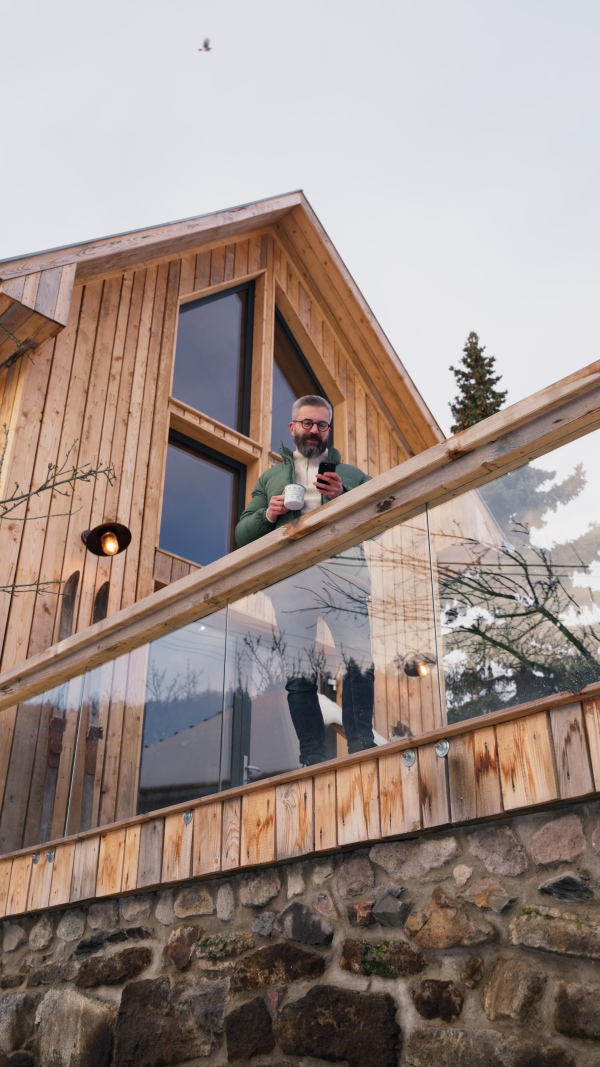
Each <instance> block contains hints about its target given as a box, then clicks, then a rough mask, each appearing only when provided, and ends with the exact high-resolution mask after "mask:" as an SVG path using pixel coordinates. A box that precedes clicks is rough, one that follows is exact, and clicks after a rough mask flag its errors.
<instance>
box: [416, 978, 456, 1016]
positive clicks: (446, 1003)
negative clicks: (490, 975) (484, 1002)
mask: <svg viewBox="0 0 600 1067" xmlns="http://www.w3.org/2000/svg"><path fill="white" fill-rule="evenodd" d="M411 996H412V999H413V1004H414V1006H415V1008H416V1009H417V1011H418V1013H419V1015H421V1016H422V1017H423V1018H424V1019H442V1021H443V1022H445V1023H451V1022H454V1020H455V1019H458V1016H459V1015H460V1013H461V1011H462V1006H463V998H462V993H461V992H460V989H458V987H457V986H455V985H454V982H440V981H438V979H437V978H423V979H422V980H421V981H420V982H419V984H418V986H416V988H415V989H412V990H411Z"/></svg>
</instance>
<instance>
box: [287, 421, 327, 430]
mask: <svg viewBox="0 0 600 1067" xmlns="http://www.w3.org/2000/svg"><path fill="white" fill-rule="evenodd" d="M293 421H294V422H297V423H299V424H300V426H302V427H303V428H304V429H305V430H312V428H313V426H316V427H317V430H320V431H321V432H323V430H328V429H329V427H330V426H331V423H330V422H316V421H315V420H314V419H294V420H293Z"/></svg>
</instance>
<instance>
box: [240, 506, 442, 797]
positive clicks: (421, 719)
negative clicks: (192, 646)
mask: <svg viewBox="0 0 600 1067" xmlns="http://www.w3.org/2000/svg"><path fill="white" fill-rule="evenodd" d="M225 706H226V717H225V724H224V758H225V754H226V753H230V754H231V755H230V761H229V767H228V768H226V767H225V766H224V768H223V785H224V786H229V785H232V786H233V785H238V784H240V783H243V782H244V781H248V780H253V781H256V780H258V779H260V778H266V777H269V776H270V775H273V774H279V773H281V772H283V771H288V770H291V769H293V768H296V767H298V766H299V765H300V764H308V765H310V764H313V763H319V762H322V761H323V760H325V759H331V758H333V757H334V756H336V755H343V754H345V753H347V752H348V751H350V752H357V751H360V750H362V749H363V748H368V747H371V746H373V745H382V744H385V743H386V742H387V741H388V740H390V739H393V738H394V737H406V736H410V735H411V734H412V733H421V732H422V731H423V730H431V729H434V728H435V727H437V726H439V725H440V724H441V715H440V704H439V686H438V680H437V667H436V651H435V630H434V612H433V601H432V585H431V568H430V560H429V551H428V535H427V524H426V517H425V515H422V516H419V517H417V518H415V519H412V520H411V521H410V522H409V523H405V524H403V525H401V526H398V527H396V528H395V529H393V530H388V531H386V532H385V533H383V534H381V535H379V536H378V537H376V538H373V539H372V540H370V541H367V542H365V543H364V544H361V545H358V546H356V547H355V548H352V549H347V550H345V551H343V552H341V553H340V554H339V555H337V556H335V557H333V558H332V559H330V560H326V561H324V562H323V563H320V564H318V565H316V566H314V567H310V568H309V569H308V570H304V571H302V572H301V573H300V574H297V575H295V576H293V577H291V578H287V579H285V581H282V582H278V583H277V584H276V585H273V586H270V587H269V588H268V589H266V590H265V591H264V592H260V593H255V594H253V595H252V596H248V597H244V598H243V599H240V600H237V601H235V602H232V603H231V604H230V606H229V618H228V637H227V667H226V704H225Z"/></svg>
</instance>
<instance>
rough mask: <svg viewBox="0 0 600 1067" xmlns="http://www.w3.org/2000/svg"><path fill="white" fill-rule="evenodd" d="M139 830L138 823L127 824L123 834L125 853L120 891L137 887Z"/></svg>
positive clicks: (124, 891)
mask: <svg viewBox="0 0 600 1067" xmlns="http://www.w3.org/2000/svg"><path fill="white" fill-rule="evenodd" d="M140 831H141V827H140V824H139V823H135V825H134V826H128V827H127V831H126V834H125V854H124V856H123V878H122V882H121V892H122V893H126V892H127V891H128V890H130V889H137V874H138V864H139V860H140Z"/></svg>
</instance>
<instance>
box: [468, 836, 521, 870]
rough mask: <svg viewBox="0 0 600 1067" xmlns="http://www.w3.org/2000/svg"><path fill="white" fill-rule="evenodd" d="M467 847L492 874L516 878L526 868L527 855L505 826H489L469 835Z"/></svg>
mask: <svg viewBox="0 0 600 1067" xmlns="http://www.w3.org/2000/svg"><path fill="white" fill-rule="evenodd" d="M469 848H470V850H471V852H472V853H473V855H474V856H477V859H480V860H481V862H482V863H483V865H484V867H485V868H486V869H487V870H488V871H490V872H491V873H492V874H503V875H506V876H507V877H509V878H516V877H517V876H518V875H519V874H524V873H525V871H526V870H527V855H526V853H525V849H524V848H523V847H522V845H520V844H519V842H518V841H517V838H516V836H515V834H514V833H513V831H512V830H511V829H509V827H507V826H503V827H496V826H491V827H489V828H488V829H486V830H476V831H475V832H474V833H472V834H470V836H469Z"/></svg>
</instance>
